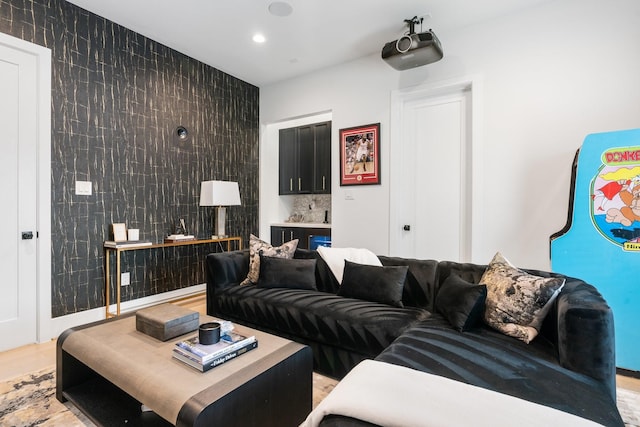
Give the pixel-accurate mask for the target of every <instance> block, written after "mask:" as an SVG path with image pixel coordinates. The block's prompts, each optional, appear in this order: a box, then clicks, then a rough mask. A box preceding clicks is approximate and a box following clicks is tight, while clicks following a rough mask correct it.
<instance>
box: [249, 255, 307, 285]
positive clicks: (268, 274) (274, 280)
mask: <svg viewBox="0 0 640 427" xmlns="http://www.w3.org/2000/svg"><path fill="white" fill-rule="evenodd" d="M258 287H259V288H289V289H308V290H312V291H317V290H318V289H317V288H316V260H315V259H286V258H274V257H269V256H264V255H260V278H259V279H258Z"/></svg>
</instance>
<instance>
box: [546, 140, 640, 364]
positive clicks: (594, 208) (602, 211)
mask: <svg viewBox="0 0 640 427" xmlns="http://www.w3.org/2000/svg"><path fill="white" fill-rule="evenodd" d="M571 178H572V179H571V190H570V193H571V194H570V200H569V218H568V220H567V224H566V225H565V227H564V228H563V229H562V230H561V231H559V232H557V233H555V234H553V235H552V236H551V269H552V270H553V271H555V272H558V273H562V274H566V275H568V276H573V277H578V278H580V279H582V280H584V281H586V282H587V283H591V284H592V285H594V286H595V287H596V288H598V290H599V291H600V293H601V294H602V295H603V296H604V298H605V299H606V300H607V303H608V304H609V306H610V307H611V308H612V310H613V318H614V323H615V331H616V337H615V339H616V366H618V367H619V368H623V369H627V370H631V371H640V345H639V344H638V343H639V342H640V129H633V130H625V131H617V132H607V133H598V134H591V135H588V136H587V137H586V138H585V140H584V142H583V144H582V147H581V148H580V150H579V151H578V153H577V154H576V159H575V160H574V163H573V171H572V177H571Z"/></svg>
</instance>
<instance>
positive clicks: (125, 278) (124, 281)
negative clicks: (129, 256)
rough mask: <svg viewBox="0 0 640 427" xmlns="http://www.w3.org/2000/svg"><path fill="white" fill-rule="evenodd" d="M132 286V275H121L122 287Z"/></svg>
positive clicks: (127, 273)
mask: <svg viewBox="0 0 640 427" xmlns="http://www.w3.org/2000/svg"><path fill="white" fill-rule="evenodd" d="M130 284H131V275H130V274H129V272H128V271H127V272H126V273H122V274H120V286H129V285H130Z"/></svg>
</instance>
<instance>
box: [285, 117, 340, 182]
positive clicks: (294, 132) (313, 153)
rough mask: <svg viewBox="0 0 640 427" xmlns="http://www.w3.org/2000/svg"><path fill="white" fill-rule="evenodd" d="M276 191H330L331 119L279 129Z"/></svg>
mask: <svg viewBox="0 0 640 427" xmlns="http://www.w3.org/2000/svg"><path fill="white" fill-rule="evenodd" d="M279 138H280V141H279V157H278V159H279V194H281V195H283V194H312V193H325V194H329V193H331V181H330V179H331V122H322V123H314V124H312V125H305V126H299V127H295V128H288V129H281V130H280V135H279Z"/></svg>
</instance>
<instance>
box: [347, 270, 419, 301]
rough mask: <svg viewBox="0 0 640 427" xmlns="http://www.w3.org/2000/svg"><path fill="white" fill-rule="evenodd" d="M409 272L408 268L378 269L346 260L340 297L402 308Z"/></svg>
mask: <svg viewBox="0 0 640 427" xmlns="http://www.w3.org/2000/svg"><path fill="white" fill-rule="evenodd" d="M407 270H408V267H407V266H398V267H378V266H376V265H365V264H357V263H355V262H350V261H347V260H345V261H344V274H343V278H342V284H341V285H340V290H339V291H338V295H340V296H343V297H348V298H358V299H363V300H366V301H372V302H380V303H383V304H389V305H393V306H395V307H402V306H403V305H402V288H403V286H404V281H405V279H406V277H407Z"/></svg>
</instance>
